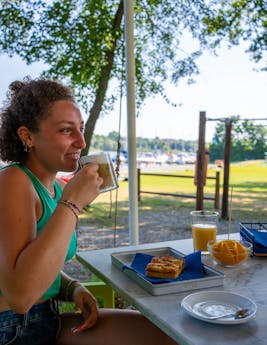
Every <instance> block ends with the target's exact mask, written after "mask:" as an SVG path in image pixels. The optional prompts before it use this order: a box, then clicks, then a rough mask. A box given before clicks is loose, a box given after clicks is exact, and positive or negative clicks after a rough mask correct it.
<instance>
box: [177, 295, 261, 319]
mask: <svg viewBox="0 0 267 345" xmlns="http://www.w3.org/2000/svg"><path fill="white" fill-rule="evenodd" d="M181 306H182V308H183V309H184V310H185V311H186V312H187V313H188V314H190V315H191V316H193V317H195V318H197V319H200V320H203V321H207V322H211V323H219V324H225V325H227V324H239V323H244V322H248V321H249V320H251V319H253V318H254V317H255V316H256V312H257V305H256V304H255V303H254V302H253V301H252V300H251V299H249V298H247V297H245V296H242V295H238V294H234V293H231V292H227V291H201V292H196V293H192V294H191V295H188V296H186V297H185V298H184V299H183V300H182V301H181ZM244 308H247V309H249V314H248V316H246V317H244V318H243V319H235V318H234V317H233V316H227V317H222V318H219V319H210V318H209V317H212V316H220V315H222V314H224V313H228V312H236V310H237V309H244Z"/></svg>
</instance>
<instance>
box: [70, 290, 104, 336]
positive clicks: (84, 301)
mask: <svg viewBox="0 0 267 345" xmlns="http://www.w3.org/2000/svg"><path fill="white" fill-rule="evenodd" d="M73 301H74V303H75V306H76V310H77V311H76V312H77V313H81V314H82V316H83V320H84V322H83V323H82V324H81V325H80V326H77V327H74V328H73V329H72V332H73V333H76V332H81V331H84V330H86V329H88V328H91V327H93V326H94V324H95V323H96V322H97V319H98V303H97V300H96V298H95V297H94V296H93V295H92V294H91V292H89V291H88V290H87V289H86V288H85V287H84V286H82V285H77V286H76V287H75V289H74V292H73Z"/></svg>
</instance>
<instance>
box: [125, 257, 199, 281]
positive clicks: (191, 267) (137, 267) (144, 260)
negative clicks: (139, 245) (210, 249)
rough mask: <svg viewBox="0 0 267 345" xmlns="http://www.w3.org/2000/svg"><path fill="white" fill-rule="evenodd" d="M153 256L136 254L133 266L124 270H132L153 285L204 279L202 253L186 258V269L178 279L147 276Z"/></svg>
mask: <svg viewBox="0 0 267 345" xmlns="http://www.w3.org/2000/svg"><path fill="white" fill-rule="evenodd" d="M152 257H153V255H149V254H145V253H136V254H135V257H134V259H133V261H132V263H131V265H124V266H123V268H122V269H123V270H125V269H130V270H133V271H135V272H136V273H138V274H139V275H141V276H142V277H143V278H145V279H146V280H148V281H149V282H151V283H153V284H162V283H170V282H175V281H181V280H190V279H197V278H203V276H204V269H203V265H202V262H201V251H197V252H194V253H192V254H188V255H186V256H185V257H184V259H185V267H184V269H183V271H182V273H181V274H180V275H179V277H178V278H176V279H162V278H152V277H147V276H146V266H147V264H148V263H150V262H151V260H152Z"/></svg>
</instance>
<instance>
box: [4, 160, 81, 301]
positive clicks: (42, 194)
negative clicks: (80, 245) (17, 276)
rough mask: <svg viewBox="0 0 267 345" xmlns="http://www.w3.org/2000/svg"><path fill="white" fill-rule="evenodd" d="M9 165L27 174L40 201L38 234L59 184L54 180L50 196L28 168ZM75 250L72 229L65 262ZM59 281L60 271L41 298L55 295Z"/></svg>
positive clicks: (57, 194)
mask: <svg viewBox="0 0 267 345" xmlns="http://www.w3.org/2000/svg"><path fill="white" fill-rule="evenodd" d="M11 166H14V167H16V168H19V169H21V170H23V171H24V172H25V173H26V174H27V175H28V176H29V178H30V179H31V181H32V184H33V186H34V188H35V190H36V192H37V193H38V195H39V198H40V200H41V202H42V205H43V214H42V217H41V218H40V219H39V220H38V222H37V228H36V231H37V235H38V234H39V233H40V231H42V229H43V227H44V225H45V224H46V222H47V221H48V219H49V218H50V216H51V215H52V213H53V212H54V210H55V208H56V206H57V203H58V200H59V199H60V198H61V195H62V189H61V187H60V185H59V184H58V182H57V181H55V183H54V189H55V197H54V198H52V197H51V196H50V194H49V193H48V191H47V189H46V188H45V187H44V185H43V184H42V183H41V182H40V181H39V180H38V178H37V177H36V176H35V175H34V174H33V173H32V172H31V171H30V170H29V169H27V168H26V167H24V166H22V165H19V164H12V165H11ZM76 250H77V241H76V232H75V231H73V234H72V238H71V241H70V244H69V248H68V252H67V255H66V258H65V262H66V261H68V260H70V259H71V258H72V257H73V256H74V255H75V253H76ZM60 281H61V280H60V273H59V274H58V276H57V278H56V279H55V281H54V282H53V283H52V285H51V286H50V287H49V289H48V290H47V291H46V292H45V293H44V294H43V296H42V297H41V299H44V300H45V299H49V298H53V297H56V296H57V295H58V293H59V290H60ZM1 294H2V293H1V291H0V295H1Z"/></svg>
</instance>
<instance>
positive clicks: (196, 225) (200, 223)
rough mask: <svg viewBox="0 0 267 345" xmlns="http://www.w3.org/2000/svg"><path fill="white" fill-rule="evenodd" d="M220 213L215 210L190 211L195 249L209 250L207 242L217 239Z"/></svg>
mask: <svg viewBox="0 0 267 345" xmlns="http://www.w3.org/2000/svg"><path fill="white" fill-rule="evenodd" d="M218 215H219V213H218V212H214V211H192V212H190V216H191V225H192V237H193V246H194V251H197V250H201V251H202V252H207V250H208V248H207V243H208V242H209V241H210V240H216V233H217V222H218Z"/></svg>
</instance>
